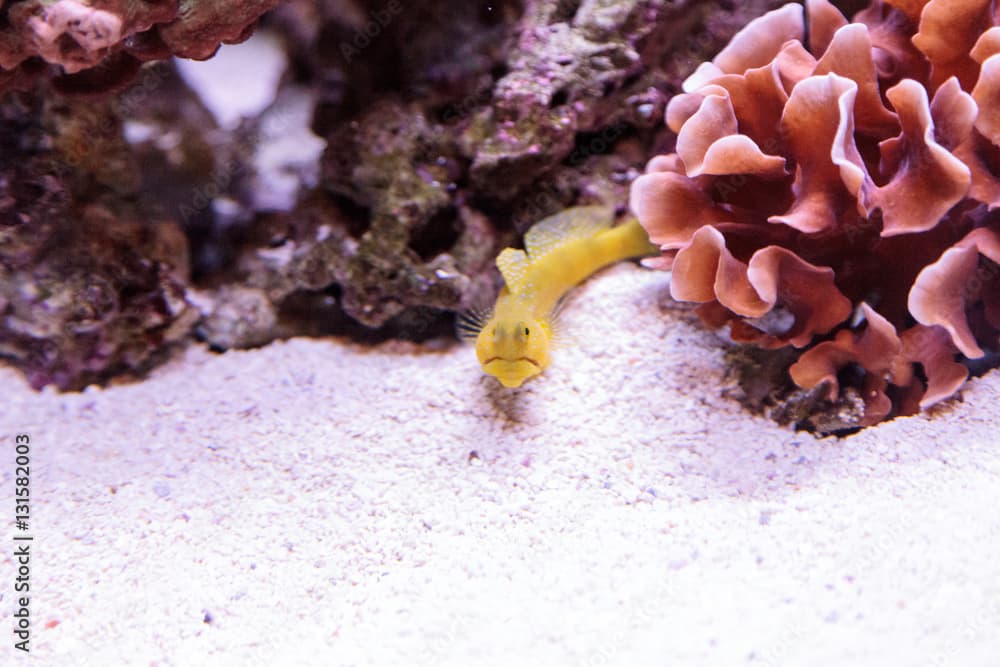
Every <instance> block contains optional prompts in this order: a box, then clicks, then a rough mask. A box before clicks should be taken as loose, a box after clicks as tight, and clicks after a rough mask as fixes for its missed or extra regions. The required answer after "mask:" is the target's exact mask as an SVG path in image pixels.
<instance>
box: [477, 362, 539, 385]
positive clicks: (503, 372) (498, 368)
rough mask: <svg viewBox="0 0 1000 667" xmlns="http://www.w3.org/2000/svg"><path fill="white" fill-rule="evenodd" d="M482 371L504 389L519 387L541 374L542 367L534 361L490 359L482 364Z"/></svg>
mask: <svg viewBox="0 0 1000 667" xmlns="http://www.w3.org/2000/svg"><path fill="white" fill-rule="evenodd" d="M483 371H485V372H486V373H487V374H489V375H492V376H493V377H495V378H496V379H497V380H499V381H500V384H502V385H503V386H505V387H508V388H514V387H520V386H521V385H522V384H523V383H524V381H525V380H527V379H528V378H530V377H532V376H534V375H538V374H539V373H541V372H542V366H541V364H539V363H538V362H537V361H535V360H534V359H529V358H528V357H518V358H517V359H504V358H503V357H490V358H489V359H487V360H486V361H485V362H484V363H483Z"/></svg>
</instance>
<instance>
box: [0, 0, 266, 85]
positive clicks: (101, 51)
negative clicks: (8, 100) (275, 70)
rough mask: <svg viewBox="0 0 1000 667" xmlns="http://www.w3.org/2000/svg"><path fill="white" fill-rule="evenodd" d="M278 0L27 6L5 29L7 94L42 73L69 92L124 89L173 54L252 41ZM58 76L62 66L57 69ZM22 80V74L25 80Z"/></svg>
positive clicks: (30, 1) (201, 55) (35, 0)
mask: <svg viewBox="0 0 1000 667" xmlns="http://www.w3.org/2000/svg"><path fill="white" fill-rule="evenodd" d="M277 4H278V0H238V1H237V2H231V1H227V0H194V1H192V2H184V3H181V2H179V1H178V0H141V1H140V2H134V1H130V0H55V1H52V0H23V1H22V2H17V3H10V5H11V6H10V7H9V8H5V9H4V21H3V23H2V25H0V92H2V91H3V90H4V89H6V88H8V87H17V86H22V87H23V86H24V81H23V80H24V79H30V78H31V77H33V76H36V75H38V74H39V73H40V72H41V70H40V69H39V67H38V63H37V62H35V61H34V59H36V58H40V59H42V60H43V61H44V62H45V63H49V64H50V65H54V66H59V67H61V71H58V72H53V74H54V75H55V76H56V77H57V87H59V88H60V89H61V90H64V91H69V92H73V91H77V90H81V91H83V92H100V91H101V90H102V89H103V88H107V89H111V88H115V87H118V86H120V85H123V84H124V83H125V82H127V80H129V79H131V78H132V77H133V76H134V75H135V73H136V72H137V71H138V69H139V65H140V64H141V63H142V62H145V61H149V60H157V59H163V58H168V57H170V56H172V55H176V56H180V57H184V58H195V59H205V58H209V57H211V56H212V54H214V53H215V51H216V50H217V49H218V48H219V44H220V43H234V42H239V41H242V40H244V39H246V38H247V37H248V36H249V35H250V33H251V31H252V30H253V27H254V24H255V22H256V21H257V19H258V18H260V16H261V15H262V14H264V13H265V12H267V11H268V10H270V9H271V8H273V7H274V6H275V5H277ZM52 69H53V70H54V69H55V68H52ZM19 75H21V76H19Z"/></svg>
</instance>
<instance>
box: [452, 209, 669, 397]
mask: <svg viewBox="0 0 1000 667" xmlns="http://www.w3.org/2000/svg"><path fill="white" fill-rule="evenodd" d="M612 221H613V215H612V213H611V211H610V210H609V209H607V208H604V207H600V206H579V207H576V208H570V209H567V210H565V211H563V212H561V213H558V214H556V215H554V216H551V217H549V218H545V219H544V220H541V221H540V222H538V223H536V224H535V225H534V226H533V227H532V228H531V229H529V230H528V232H527V233H526V234H525V235H524V250H518V249H515V248H507V249H505V250H504V251H503V252H501V253H500V255H499V256H498V257H497V268H499V269H500V273H501V274H502V275H503V279H504V283H505V285H504V287H503V288H502V289H501V290H500V294H499V296H498V297H497V301H496V304H495V305H494V307H493V309H492V310H491V311H489V312H488V313H486V314H484V315H476V314H473V315H469V316H466V317H465V318H464V319H463V321H462V322H461V323H460V327H461V329H462V332H463V333H464V334H465V335H467V336H469V337H472V336H475V338H476V357H477V358H478V359H479V363H480V364H481V365H482V367H483V372H485V373H487V374H488V375H492V376H494V377H495V378H497V379H498V380H499V381H500V383H501V384H502V385H503V386H505V387H520V386H521V384H522V383H523V382H524V381H525V380H527V379H528V378H530V377H533V376H535V375H538V374H539V373H541V372H542V371H543V370H545V368H547V367H548V365H549V362H550V356H549V353H550V350H551V348H552V343H553V338H554V334H555V330H554V319H555V312H556V307H557V304H558V303H559V302H560V300H561V299H562V297H563V296H564V295H565V294H566V292H568V291H569V290H570V289H571V288H572V287H573V286H575V285H576V284H578V283H580V282H581V281H583V280H585V279H586V278H587V277H588V276H590V275H591V274H593V273H594V272H596V271H598V270H599V269H602V268H604V267H605V266H608V265H610V264H614V263H615V262H619V261H621V260H624V259H630V258H635V257H642V256H644V255H650V254H655V253H657V252H658V249H657V248H656V247H655V246H654V245H652V244H651V243H650V242H649V237H648V236H647V234H646V230H644V229H643V228H642V227H641V226H640V225H639V223H638V221H636V220H635V219H634V218H632V219H629V220H628V221H626V222H625V223H623V224H621V225H618V226H616V227H612V226H611V223H612Z"/></svg>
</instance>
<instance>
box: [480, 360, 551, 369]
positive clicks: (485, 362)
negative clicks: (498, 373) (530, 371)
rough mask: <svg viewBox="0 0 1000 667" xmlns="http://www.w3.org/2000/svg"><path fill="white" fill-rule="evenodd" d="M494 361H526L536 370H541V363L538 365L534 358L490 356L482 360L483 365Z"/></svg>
mask: <svg viewBox="0 0 1000 667" xmlns="http://www.w3.org/2000/svg"><path fill="white" fill-rule="evenodd" d="M494 361H506V362H507V363H509V364H513V363H517V362H518V361H527V362H528V363H529V364H531V365H532V366H534V367H535V368H537V369H538V370H542V367H541V365H539V363H538V362H537V361H535V360H534V359H529V358H528V357H518V358H517V359H505V358H504V357H490V358H489V359H487V360H486V361H484V362H483V366H489V365H490V364H491V363H493V362H494Z"/></svg>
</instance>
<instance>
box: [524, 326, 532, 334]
mask: <svg viewBox="0 0 1000 667" xmlns="http://www.w3.org/2000/svg"><path fill="white" fill-rule="evenodd" d="M530 333H531V332H530V331H528V327H524V335H525V336H527V335H528V334H530Z"/></svg>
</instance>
